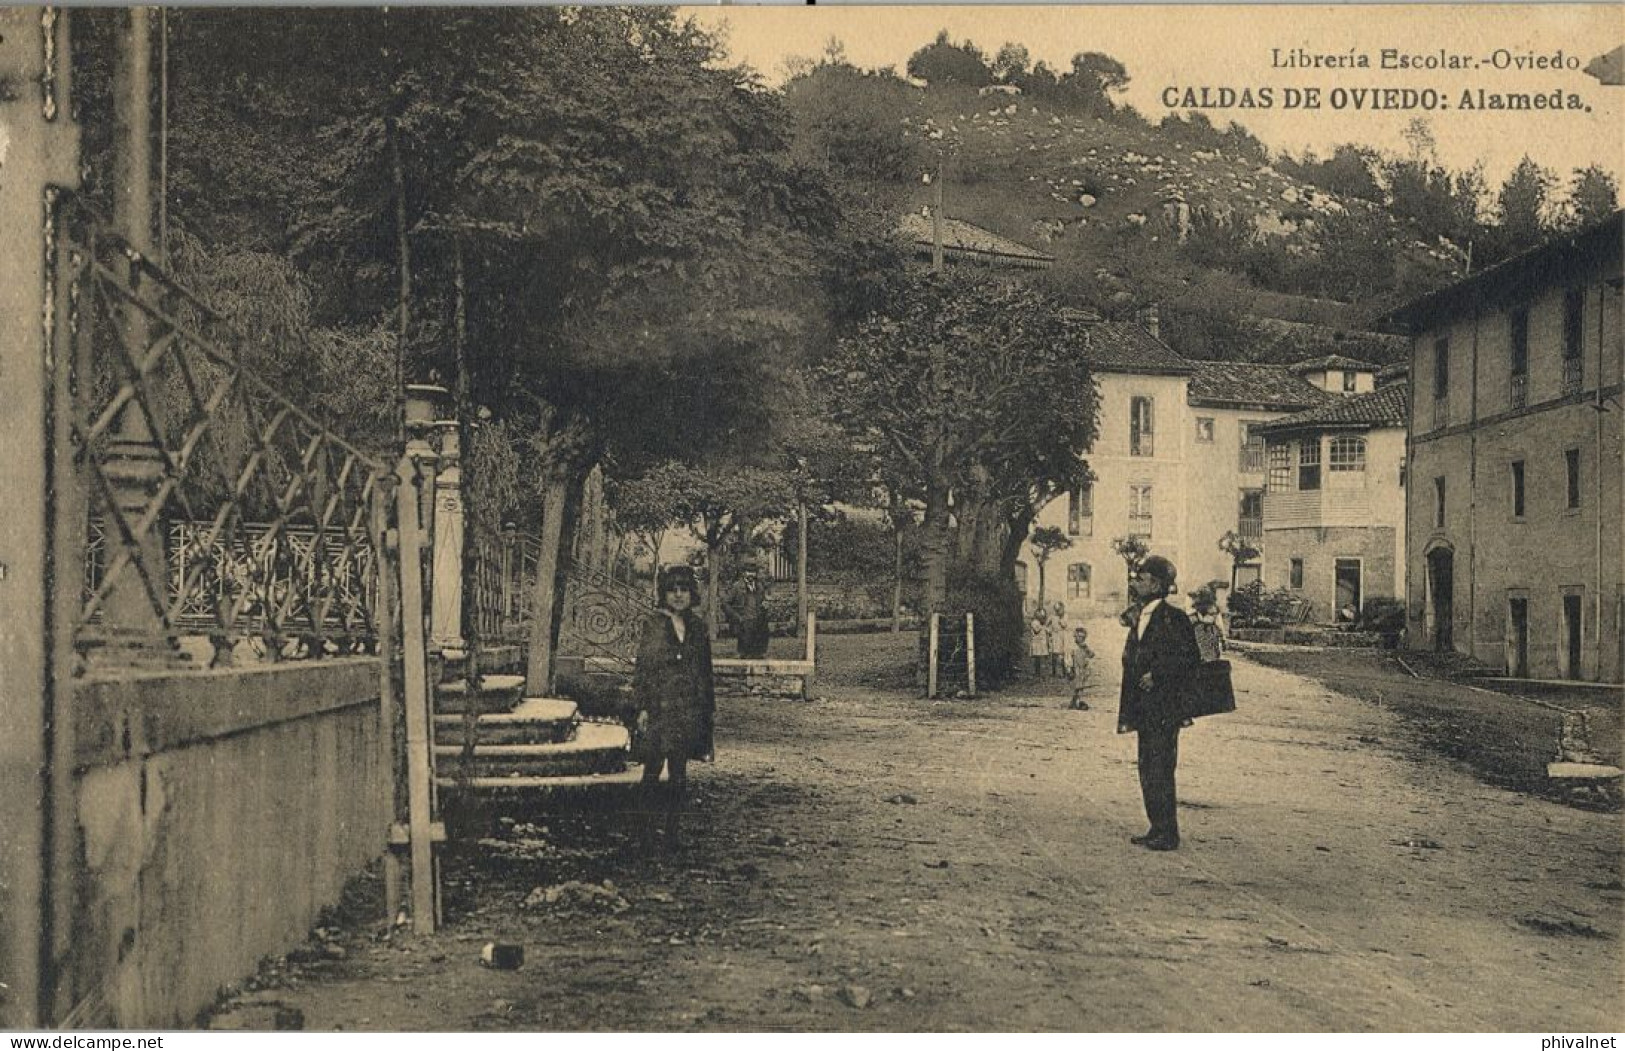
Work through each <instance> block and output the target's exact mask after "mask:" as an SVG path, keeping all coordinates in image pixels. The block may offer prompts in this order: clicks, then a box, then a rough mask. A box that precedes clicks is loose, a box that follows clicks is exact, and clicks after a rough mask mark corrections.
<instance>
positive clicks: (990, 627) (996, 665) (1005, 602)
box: [945, 570, 1027, 686]
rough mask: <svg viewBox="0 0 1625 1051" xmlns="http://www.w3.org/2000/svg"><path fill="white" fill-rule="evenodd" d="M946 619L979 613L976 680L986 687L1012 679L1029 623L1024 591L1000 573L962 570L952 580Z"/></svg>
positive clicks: (949, 587)
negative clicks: (1017, 588) (1022, 605)
mask: <svg viewBox="0 0 1625 1051" xmlns="http://www.w3.org/2000/svg"><path fill="white" fill-rule="evenodd" d="M945 610H946V614H945V615H946V616H953V617H957V616H963V615H964V614H965V613H967V612H969V613H974V614H976V678H977V680H978V681H979V682H980V684H981V685H983V686H997V685H998V684H1000V683H1002V682H1004V681H1005V680H1007V679H1009V677H1010V675H1011V673H1012V672H1013V670H1014V669H1015V665H1016V659H1017V658H1018V657H1019V656H1020V655H1021V647H1022V642H1023V640H1024V638H1025V636H1026V630H1027V623H1026V618H1025V616H1023V614H1022V609H1021V592H1019V591H1017V590H1016V584H1015V581H1014V580H1013V579H1006V578H1005V577H1004V576H1002V575H1000V574H991V575H987V574H980V573H976V572H974V571H972V570H960V571H957V572H955V573H954V574H952V575H951V576H950V577H949V579H948V596H947V602H946V606H945Z"/></svg>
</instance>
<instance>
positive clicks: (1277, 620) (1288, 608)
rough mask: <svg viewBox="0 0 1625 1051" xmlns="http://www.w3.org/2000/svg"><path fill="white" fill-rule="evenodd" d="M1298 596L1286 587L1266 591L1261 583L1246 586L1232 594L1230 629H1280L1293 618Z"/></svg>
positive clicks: (1255, 581) (1258, 581)
mask: <svg viewBox="0 0 1625 1051" xmlns="http://www.w3.org/2000/svg"><path fill="white" fill-rule="evenodd" d="M1296 601H1297V596H1296V595H1294V594H1293V593H1292V592H1291V591H1290V590H1289V589H1287V588H1276V589H1275V590H1273V591H1268V590H1265V588H1264V582H1263V581H1262V580H1254V581H1252V582H1251V583H1248V584H1243V585H1242V586H1241V587H1239V588H1237V589H1236V590H1235V591H1233V592H1231V593H1230V598H1229V600H1228V602H1227V605H1228V606H1229V608H1230V626H1231V627H1234V628H1278V627H1280V626H1281V625H1283V624H1285V623H1286V622H1287V621H1288V620H1289V619H1291V615H1292V607H1293V604H1294V603H1295V602H1296Z"/></svg>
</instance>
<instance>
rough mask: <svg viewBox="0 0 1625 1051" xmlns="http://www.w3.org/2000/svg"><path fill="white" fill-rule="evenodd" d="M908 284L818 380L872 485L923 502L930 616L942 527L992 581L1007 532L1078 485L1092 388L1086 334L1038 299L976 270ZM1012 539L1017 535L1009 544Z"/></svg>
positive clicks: (940, 596)
mask: <svg viewBox="0 0 1625 1051" xmlns="http://www.w3.org/2000/svg"><path fill="white" fill-rule="evenodd" d="M906 285H907V287H906V294H904V295H901V296H899V297H897V299H896V300H895V301H894V302H893V303H891V304H890V305H889V307H888V308H887V309H886V310H884V311H881V312H877V313H875V314H873V315H871V316H870V317H868V318H867V319H865V320H864V321H863V322H861V323H859V324H857V325H856V326H854V328H853V330H852V331H851V332H849V333H848V334H846V335H845V336H843V337H842V338H841V339H840V340H839V341H838V342H837V344H836V346H835V349H834V350H833V352H832V353H831V354H830V355H829V356H828V357H827V358H826V359H825V360H824V361H822V362H821V363H820V365H819V368H818V374H819V380H820V383H821V385H822V387H823V389H824V392H825V395H826V398H827V404H828V405H829V406H830V410H831V412H832V413H833V414H834V415H835V417H836V418H837V419H839V420H840V421H841V422H842V424H843V425H844V426H845V427H846V428H847V429H848V430H849V431H850V432H851V433H852V434H854V435H855V436H857V437H859V438H862V439H865V440H867V441H868V442H870V443H871V445H872V447H873V448H874V449H875V450H876V455H877V456H878V457H879V458H880V459H881V460H882V461H883V468H882V475H883V476H884V477H890V478H893V479H897V480H899V484H901V485H907V486H908V487H909V488H910V489H911V490H912V492H911V493H910V495H916V494H917V495H918V497H919V498H920V499H921V501H922V502H923V504H924V521H923V522H922V527H921V528H922V534H921V536H922V542H921V549H922V558H923V561H924V566H925V602H926V606H927V609H928V610H941V609H943V606H944V601H945V599H946V596H947V583H948V576H949V569H950V562H951V561H952V559H953V556H954V553H955V551H954V545H953V544H952V537H951V535H950V518H951V517H955V518H957V519H958V522H959V529H960V531H961V538H962V543H961V545H960V546H961V548H964V549H965V552H964V553H965V554H967V555H968V556H969V558H970V560H972V561H975V562H977V563H979V564H980V567H982V568H986V569H988V570H993V571H996V570H997V568H998V565H999V563H1000V562H1001V561H1002V560H1003V556H1004V551H1005V547H1006V543H1005V541H1006V540H1007V536H1008V531H1009V530H1010V529H1011V527H1012V526H1013V525H1015V524H1016V523H1017V522H1018V521H1019V520H1020V519H1021V518H1022V516H1023V515H1028V516H1030V514H1031V513H1032V509H1033V507H1034V506H1035V504H1040V503H1041V502H1042V501H1043V500H1046V499H1049V498H1050V497H1052V496H1053V495H1054V493H1055V492H1058V491H1061V490H1064V489H1065V488H1069V487H1070V486H1071V485H1072V484H1077V483H1079V482H1081V481H1082V480H1084V479H1085V478H1086V477H1087V474H1088V468H1087V466H1086V465H1085V463H1084V461H1083V454H1084V452H1085V451H1086V450H1087V449H1088V448H1089V446H1090V445H1091V443H1092V442H1093V440H1094V436H1095V428H1096V392H1095V384H1094V380H1093V378H1092V376H1091V375H1090V372H1089V368H1088V365H1087V364H1086V361H1085V356H1084V353H1083V350H1084V341H1085V340H1086V339H1087V338H1088V336H1087V333H1086V332H1085V331H1084V329H1083V326H1082V325H1080V324H1079V323H1078V322H1077V321H1076V320H1074V318H1073V316H1072V315H1071V314H1070V313H1069V312H1067V311H1066V310H1064V309H1062V307H1061V305H1060V304H1058V303H1056V302H1055V301H1054V300H1052V299H1051V298H1049V297H1048V296H1046V295H1045V294H1043V293H1042V292H1040V291H1038V290H1036V289H1034V288H1032V287H1030V286H1026V285H1021V284H1015V283H1005V282H1002V281H997V280H989V279H988V278H987V277H986V276H985V275H982V274H954V273H948V274H919V275H914V276H913V277H911V278H910V279H909V280H908V281H907V282H906ZM1028 521H1030V517H1029V518H1028ZM978 534H979V536H978ZM967 535H968V536H970V537H971V538H972V539H971V540H970V542H969V543H968V545H967V544H966V543H965V541H964V538H965V537H966V536H967ZM1024 538H1025V529H1024V528H1023V529H1022V535H1021V537H1020V538H1018V539H1017V540H1016V544H1018V545H1019V543H1020V541H1021V539H1024Z"/></svg>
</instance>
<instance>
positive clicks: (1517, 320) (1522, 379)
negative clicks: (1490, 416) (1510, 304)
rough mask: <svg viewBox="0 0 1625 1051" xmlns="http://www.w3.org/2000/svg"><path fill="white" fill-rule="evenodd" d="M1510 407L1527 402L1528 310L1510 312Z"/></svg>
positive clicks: (1517, 407) (1521, 406)
mask: <svg viewBox="0 0 1625 1051" xmlns="http://www.w3.org/2000/svg"><path fill="white" fill-rule="evenodd" d="M1511 323H1512V391H1511V398H1512V407H1513V408H1514V409H1521V408H1523V407H1524V406H1525V405H1528V404H1529V311H1528V309H1527V308H1520V309H1518V310H1514V311H1513V312H1512V317H1511Z"/></svg>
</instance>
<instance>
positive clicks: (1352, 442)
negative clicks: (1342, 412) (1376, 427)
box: [1327, 435, 1365, 471]
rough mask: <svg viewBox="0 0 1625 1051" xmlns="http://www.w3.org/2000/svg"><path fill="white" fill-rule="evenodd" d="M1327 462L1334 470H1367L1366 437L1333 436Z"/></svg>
mask: <svg viewBox="0 0 1625 1051" xmlns="http://www.w3.org/2000/svg"><path fill="white" fill-rule="evenodd" d="M1327 462H1328V464H1329V466H1330V467H1331V469H1332V470H1333V471H1363V470H1365V439H1364V438H1351V437H1349V436H1347V435H1341V436H1339V437H1336V438H1333V439H1332V442H1331V448H1330V449H1329V450H1327Z"/></svg>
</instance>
